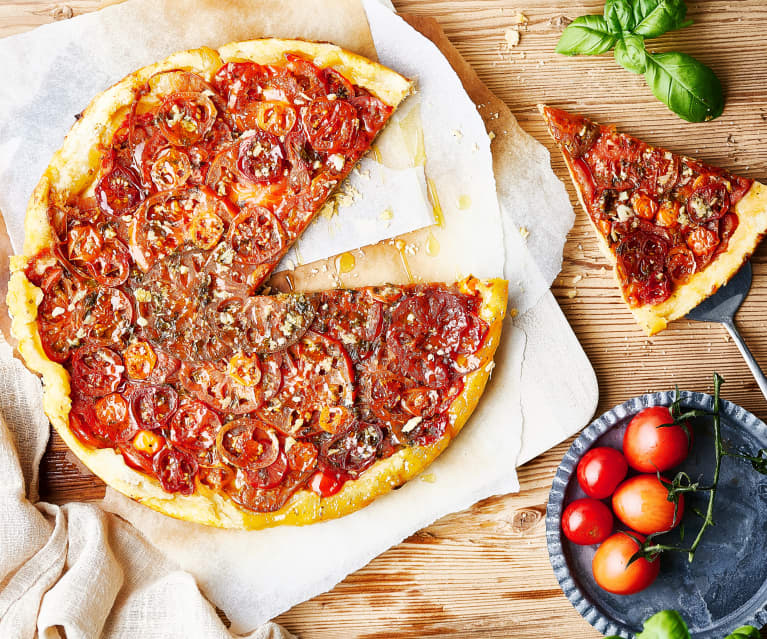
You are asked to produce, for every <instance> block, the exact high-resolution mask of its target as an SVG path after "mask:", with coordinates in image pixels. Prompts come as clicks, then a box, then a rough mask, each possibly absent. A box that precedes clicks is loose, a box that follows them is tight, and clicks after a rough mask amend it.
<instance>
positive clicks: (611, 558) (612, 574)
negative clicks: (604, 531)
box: [591, 532, 660, 595]
mask: <svg viewBox="0 0 767 639" xmlns="http://www.w3.org/2000/svg"><path fill="white" fill-rule="evenodd" d="M632 535H634V536H636V537H637V539H639V542H638V541H637V540H636V539H634V537H633V536H632ZM632 535H629V534H628V533H625V532H618V533H615V534H614V535H611V536H610V537H608V538H607V539H605V540H604V542H602V545H601V546H600V547H599V548H597V552H596V554H595V555H594V559H593V560H592V562H591V570H592V572H593V573H594V579H595V581H596V582H597V585H598V586H599V587H600V588H602V589H603V590H606V591H607V592H611V593H613V594H616V595H633V594H634V593H637V592H639V591H640V590H644V589H645V588H647V587H648V586H649V585H650V584H652V582H653V581H655V579H656V577H657V576H658V573H659V572H660V560H659V559H658V558H655V559H654V560H653V561H649V560H648V559H645V558H644V557H641V558H639V559H637V560H636V561H635V562H633V563H632V564H631V565H629V561H630V560H631V558H632V557H633V556H634V554H635V553H636V551H637V550H639V543H640V542H642V541H644V539H645V538H644V537H642V535H637V534H636V533H632Z"/></svg>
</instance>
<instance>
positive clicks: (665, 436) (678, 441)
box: [623, 406, 692, 473]
mask: <svg viewBox="0 0 767 639" xmlns="http://www.w3.org/2000/svg"><path fill="white" fill-rule="evenodd" d="M673 421H674V418H673V417H672V416H671V412H670V411H669V409H668V408H667V407H665V406H650V407H649V408H645V409H644V410H643V411H641V412H640V413H638V414H637V415H635V416H634V418H633V419H632V420H631V422H629V425H628V428H627V429H626V433H625V434H624V436H623V454H624V455H625V456H626V461H627V462H628V463H629V466H631V467H632V468H633V469H634V470H638V471H640V472H643V473H654V472H657V471H660V472H664V471H666V470H668V469H669V468H673V467H674V466H678V465H679V464H681V463H682V462H683V461H684V460H685V458H686V457H687V454H688V453H689V451H690V444H691V442H692V438H691V436H688V433H690V429H689V428H688V429H687V432H685V429H684V428H683V427H682V426H680V425H673V426H672V425H670V424H672V423H673Z"/></svg>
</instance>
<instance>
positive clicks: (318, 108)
mask: <svg viewBox="0 0 767 639" xmlns="http://www.w3.org/2000/svg"><path fill="white" fill-rule="evenodd" d="M301 122H302V123H303V126H304V132H305V133H306V137H307V138H308V139H309V143H310V144H311V145H312V147H314V149H315V150H317V151H320V152H322V153H338V152H341V151H346V150H348V149H349V148H351V145H352V142H353V141H354V138H355V136H356V135H357V130H358V129H359V117H358V115H357V110H356V109H355V108H354V107H353V106H352V105H351V104H349V103H348V102H346V101H344V100H328V99H327V98H319V99H317V100H314V101H313V102H311V103H310V104H309V105H308V106H306V107H304V108H303V109H302V110H301Z"/></svg>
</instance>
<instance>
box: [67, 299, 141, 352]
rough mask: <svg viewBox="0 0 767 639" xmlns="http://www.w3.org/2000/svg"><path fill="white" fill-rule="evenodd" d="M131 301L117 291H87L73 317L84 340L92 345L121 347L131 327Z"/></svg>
mask: <svg viewBox="0 0 767 639" xmlns="http://www.w3.org/2000/svg"><path fill="white" fill-rule="evenodd" d="M133 315H134V313H133V304H132V302H131V299H130V298H129V297H128V296H127V295H126V294H125V293H123V292H122V291H121V290H120V289H117V288H106V287H101V288H97V289H95V290H93V291H91V292H90V293H89V294H88V295H86V296H85V297H84V298H83V299H82V300H80V302H79V303H78V304H77V318H78V323H79V325H80V327H81V328H82V329H83V330H84V331H85V339H86V340H87V341H89V342H92V343H94V344H102V345H104V346H114V347H116V348H120V349H122V348H124V347H125V343H126V341H127V340H128V337H130V334H131V330H132V324H133Z"/></svg>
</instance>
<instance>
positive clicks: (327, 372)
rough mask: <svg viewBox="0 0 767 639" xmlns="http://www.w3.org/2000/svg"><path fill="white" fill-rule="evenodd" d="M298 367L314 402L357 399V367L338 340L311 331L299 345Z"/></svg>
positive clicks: (326, 403)
mask: <svg viewBox="0 0 767 639" xmlns="http://www.w3.org/2000/svg"><path fill="white" fill-rule="evenodd" d="M293 348H295V349H296V351H297V353H298V358H297V367H298V370H299V374H300V377H301V380H302V382H303V384H304V385H305V388H306V389H307V390H308V391H310V393H311V398H312V403H313V404H314V405H316V406H318V407H320V408H321V407H326V406H346V407H350V406H352V404H353V403H354V395H355V388H354V368H353V366H352V362H351V359H350V358H349V355H348V353H347V352H346V349H345V348H344V347H343V346H342V345H341V344H340V343H339V342H337V341H336V340H334V339H331V338H330V337H327V336H326V335H321V334H320V333H315V332H314V331H309V332H307V333H306V335H304V337H302V338H301V340H300V341H299V342H298V343H297V344H296V346H295V347H293Z"/></svg>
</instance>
